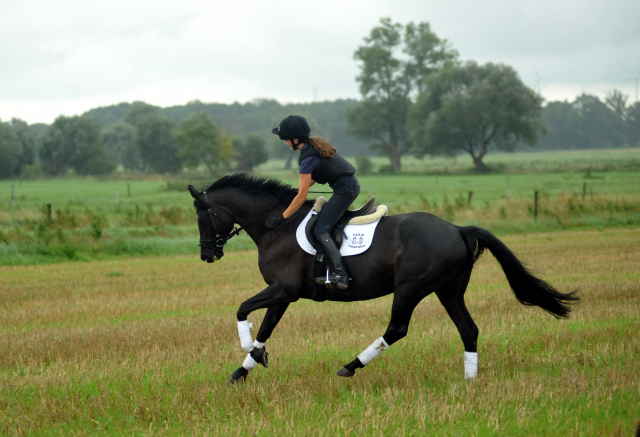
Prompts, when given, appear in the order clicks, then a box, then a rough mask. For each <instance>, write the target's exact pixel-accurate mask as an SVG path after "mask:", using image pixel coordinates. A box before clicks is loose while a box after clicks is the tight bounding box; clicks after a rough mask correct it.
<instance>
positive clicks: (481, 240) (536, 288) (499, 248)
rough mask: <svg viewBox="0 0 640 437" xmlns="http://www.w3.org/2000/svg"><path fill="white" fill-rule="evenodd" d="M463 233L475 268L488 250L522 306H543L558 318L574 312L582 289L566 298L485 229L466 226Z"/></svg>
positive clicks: (574, 291) (462, 229)
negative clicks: (573, 306) (572, 308)
mask: <svg viewBox="0 0 640 437" xmlns="http://www.w3.org/2000/svg"><path fill="white" fill-rule="evenodd" d="M460 232H461V234H462V238H463V239H464V240H465V241H466V243H467V248H468V249H469V255H470V262H471V264H473V263H475V262H476V261H477V260H478V258H480V256H481V255H482V254H483V252H484V250H485V249H489V250H490V251H491V253H492V254H493V256H494V257H495V258H496V259H497V260H498V262H499V263H500V266H502V270H503V271H504V274H505V275H506V277H507V280H508V281H509V285H510V286H511V289H512V290H513V292H514V293H515V295H516V299H518V300H519V301H520V303H522V304H523V305H528V306H533V305H536V306H539V307H540V308H542V309H543V310H545V311H547V312H549V313H551V314H553V315H554V316H556V317H563V318H567V317H568V316H569V313H570V312H571V308H570V307H569V306H568V304H570V303H572V302H577V301H578V300H579V297H578V296H577V295H576V294H577V293H578V289H575V290H573V291H571V292H569V293H566V294H565V293H561V292H559V291H558V290H556V289H555V288H554V287H552V286H551V285H550V284H548V283H547V282H545V281H543V280H542V279H539V278H537V277H535V276H534V275H533V274H532V273H531V271H529V269H527V268H526V267H525V266H523V265H522V263H521V262H520V261H519V260H518V258H516V256H515V255H514V254H513V252H511V250H509V248H508V247H507V246H506V245H505V244H504V243H503V242H502V241H500V240H499V239H498V238H496V237H495V236H494V235H493V234H492V233H491V232H489V231H487V230H485V229H482V228H477V227H475V226H466V227H463V228H460Z"/></svg>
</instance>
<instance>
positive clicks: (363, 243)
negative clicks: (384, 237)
mask: <svg viewBox="0 0 640 437" xmlns="http://www.w3.org/2000/svg"><path fill="white" fill-rule="evenodd" d="M316 214H318V213H317V212H316V211H314V210H313V209H312V210H311V211H309V214H307V216H306V217H305V218H304V220H302V223H300V225H299V226H298V229H297V230H296V238H297V240H298V244H299V245H300V247H301V248H302V249H303V250H304V251H305V252H307V253H308V254H310V255H315V254H316V250H315V249H314V248H313V246H312V245H311V243H309V240H308V239H307V234H306V232H305V228H306V227H307V222H308V221H309V219H310V218H311V216H312V215H316ZM378 223H380V220H379V219H378V220H376V221H375V222H372V223H366V224H363V225H347V226H345V228H344V233H345V234H346V235H347V236H346V237H343V239H342V246H340V255H342V256H350V255H359V254H361V253H363V252H365V251H366V250H367V249H369V247H370V246H371V242H372V241H373V234H374V233H375V231H376V226H378Z"/></svg>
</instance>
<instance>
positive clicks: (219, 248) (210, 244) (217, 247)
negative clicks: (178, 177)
mask: <svg viewBox="0 0 640 437" xmlns="http://www.w3.org/2000/svg"><path fill="white" fill-rule="evenodd" d="M202 194H204V198H205V200H206V201H207V205H209V206H211V203H210V202H209V196H208V195H207V192H206V191H203V192H202ZM278 205H280V201H278V203H276V204H275V205H273V206H272V207H271V208H269V209H267V210H266V211H264V212H263V213H262V214H260V215H258V216H256V217H254V218H252V219H251V220H249V221H248V222H247V223H246V224H245V225H244V226H240V227H239V228H236V227H233V226H232V228H233V229H232V230H231V231H229V233H228V234H227V235H226V236H221V232H219V231H218V228H217V227H216V221H215V220H214V219H213V218H214V216H215V217H216V218H217V219H218V220H219V221H221V220H220V217H218V214H216V212H215V211H214V210H213V209H212V208H211V207H209V208H208V209H207V212H208V213H209V218H210V219H211V226H213V234H214V235H215V238H211V239H207V240H203V239H202V238H200V243H199V244H198V246H200V247H204V248H205V249H211V250H213V254H214V259H220V258H222V257H223V256H224V245H225V244H227V241H229V240H231V238H233V237H235V236H236V235H238V234H239V233H240V231H242V230H243V229H245V228H246V227H247V226H249V225H250V224H251V223H253V222H254V221H256V220H257V219H259V218H260V217H262V216H263V215H265V214H266V213H268V212H269V211H271V210H272V209H274V208H275V207H276V206H278Z"/></svg>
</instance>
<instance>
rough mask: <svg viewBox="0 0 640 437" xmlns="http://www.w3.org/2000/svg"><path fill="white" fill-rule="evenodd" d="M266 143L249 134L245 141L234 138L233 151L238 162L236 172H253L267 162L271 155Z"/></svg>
mask: <svg viewBox="0 0 640 437" xmlns="http://www.w3.org/2000/svg"><path fill="white" fill-rule="evenodd" d="M264 143H265V141H264V140H263V139H262V137H261V136H259V135H256V134H249V135H247V137H246V138H244V139H242V138H237V137H236V138H234V139H233V149H234V150H235V151H236V156H235V159H236V161H237V162H238V166H237V167H236V170H240V171H252V170H253V168H254V167H257V166H259V165H260V164H262V163H264V162H267V159H268V158H269V153H268V152H267V148H266V147H265V145H264ZM281 147H282V145H281Z"/></svg>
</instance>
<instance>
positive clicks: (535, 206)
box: [533, 191, 538, 222]
mask: <svg viewBox="0 0 640 437" xmlns="http://www.w3.org/2000/svg"><path fill="white" fill-rule="evenodd" d="M533 197H534V202H533V203H534V206H533V220H534V221H536V222H537V221H538V192H537V191H536V192H535V193H534V194H533Z"/></svg>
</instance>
